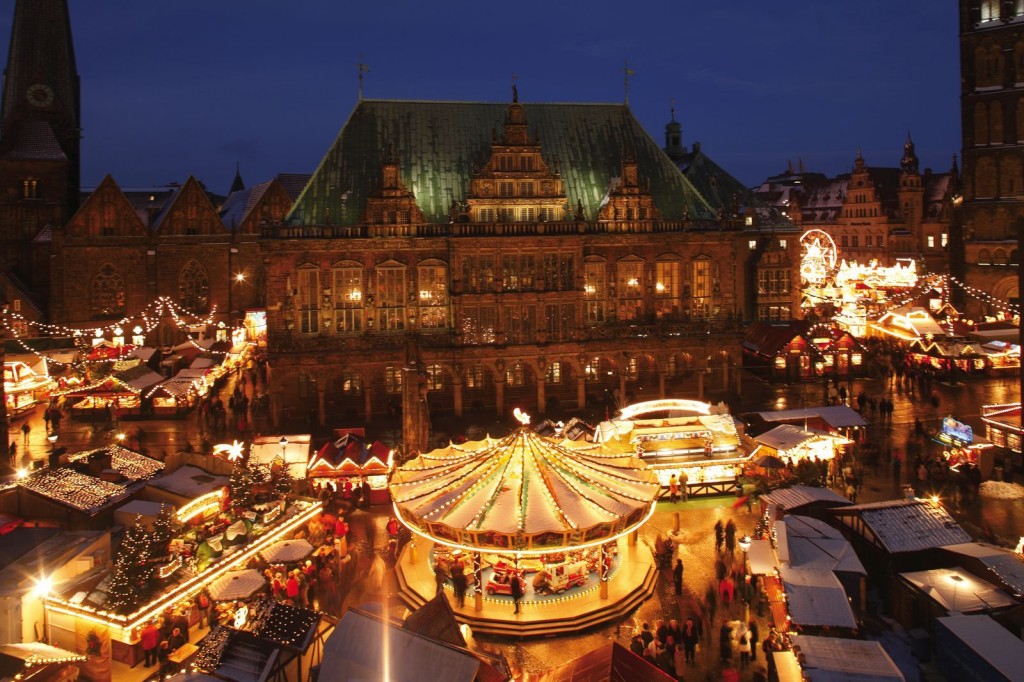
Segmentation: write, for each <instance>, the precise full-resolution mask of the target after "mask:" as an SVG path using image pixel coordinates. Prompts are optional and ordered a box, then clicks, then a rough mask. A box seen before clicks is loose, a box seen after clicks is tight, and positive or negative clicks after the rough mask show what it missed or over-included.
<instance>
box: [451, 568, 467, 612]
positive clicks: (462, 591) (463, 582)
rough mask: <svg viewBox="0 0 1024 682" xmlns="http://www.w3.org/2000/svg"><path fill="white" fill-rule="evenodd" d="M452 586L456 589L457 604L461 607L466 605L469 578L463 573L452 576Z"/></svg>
mask: <svg viewBox="0 0 1024 682" xmlns="http://www.w3.org/2000/svg"><path fill="white" fill-rule="evenodd" d="M452 585H453V586H454V588H455V603H456V604H458V605H459V606H460V607H462V606H465V605H466V590H467V589H469V578H467V577H466V574H465V573H464V572H462V571H459V572H458V573H453V574H452Z"/></svg>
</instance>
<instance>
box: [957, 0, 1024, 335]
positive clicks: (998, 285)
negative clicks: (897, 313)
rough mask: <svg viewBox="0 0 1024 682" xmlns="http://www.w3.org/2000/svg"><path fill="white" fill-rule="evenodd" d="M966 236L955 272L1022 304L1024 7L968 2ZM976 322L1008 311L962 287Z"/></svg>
mask: <svg viewBox="0 0 1024 682" xmlns="http://www.w3.org/2000/svg"><path fill="white" fill-rule="evenodd" d="M959 5H960V106H961V112H960V113H961V121H962V126H961V133H962V137H963V166H964V170H963V176H964V183H963V206H962V221H963V229H962V235H961V233H960V231H959V230H957V231H955V232H954V248H953V250H952V253H953V254H955V256H956V260H955V261H954V263H953V274H954V275H956V276H957V277H958V278H960V279H961V280H966V282H967V283H968V284H969V285H970V286H972V287H975V288H977V289H980V290H982V291H985V292H987V293H988V294H990V295H991V296H992V297H993V298H994V299H995V300H997V301H1002V302H1008V303H1011V304H1013V305H1020V302H1021V297H1020V294H1019V286H1018V272H1019V270H1020V256H1019V252H1018V248H1019V241H1018V240H1019V239H1020V235H1021V233H1022V227H1021V225H1022V224H1024V156H1022V150H1024V3H1022V2H1018V1H1014V2H1005V1H1003V0H960V3H959ZM955 293H956V294H957V295H958V299H954V300H957V302H959V303H963V304H964V307H965V309H966V312H967V315H968V316H969V317H976V316H978V315H981V314H996V313H998V312H1000V311H999V310H998V309H997V308H996V307H995V306H992V305H989V304H988V303H986V302H984V301H979V300H977V299H975V298H973V297H964V295H963V292H961V291H959V290H957V291H955Z"/></svg>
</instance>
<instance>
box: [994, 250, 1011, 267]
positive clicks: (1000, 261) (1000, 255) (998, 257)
mask: <svg viewBox="0 0 1024 682" xmlns="http://www.w3.org/2000/svg"><path fill="white" fill-rule="evenodd" d="M1006 263H1007V258H1006V251H1004V250H1003V249H996V250H995V251H993V252H992V265H1006Z"/></svg>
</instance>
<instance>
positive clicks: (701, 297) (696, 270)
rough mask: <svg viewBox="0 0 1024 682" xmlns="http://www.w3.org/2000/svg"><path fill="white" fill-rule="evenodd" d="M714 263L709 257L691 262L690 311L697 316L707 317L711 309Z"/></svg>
mask: <svg viewBox="0 0 1024 682" xmlns="http://www.w3.org/2000/svg"><path fill="white" fill-rule="evenodd" d="M711 275H712V263H711V259H710V258H707V257H701V258H697V259H695V260H694V261H692V262H691V263H690V292H691V296H692V298H691V301H690V311H691V314H693V315H694V316H695V317H707V316H708V315H709V314H710V311H711V293H712V290H711V280H712V277H711Z"/></svg>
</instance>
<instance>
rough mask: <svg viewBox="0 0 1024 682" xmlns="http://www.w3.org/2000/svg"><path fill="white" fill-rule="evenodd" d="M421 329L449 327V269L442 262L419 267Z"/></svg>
mask: <svg viewBox="0 0 1024 682" xmlns="http://www.w3.org/2000/svg"><path fill="white" fill-rule="evenodd" d="M419 285H420V289H419V307H420V327H422V328H423V329H444V328H445V327H447V326H448V267H447V266H446V265H444V264H443V263H441V262H440V261H435V262H433V263H430V264H424V265H421V266H420V267H419Z"/></svg>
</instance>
